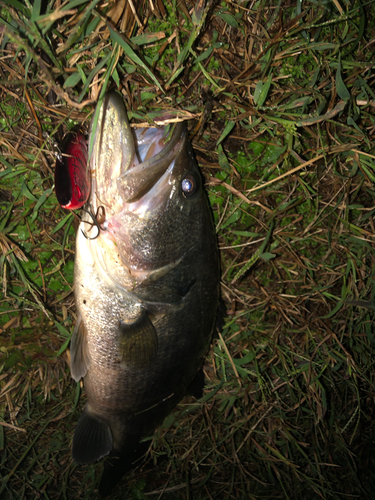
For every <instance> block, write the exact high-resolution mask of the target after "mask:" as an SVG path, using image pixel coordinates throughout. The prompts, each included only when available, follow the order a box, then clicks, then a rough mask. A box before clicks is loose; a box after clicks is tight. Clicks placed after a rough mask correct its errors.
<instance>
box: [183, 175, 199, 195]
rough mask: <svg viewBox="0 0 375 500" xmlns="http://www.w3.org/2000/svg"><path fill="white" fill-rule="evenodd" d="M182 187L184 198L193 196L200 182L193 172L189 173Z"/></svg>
mask: <svg viewBox="0 0 375 500" xmlns="http://www.w3.org/2000/svg"><path fill="white" fill-rule="evenodd" d="M181 189H182V195H183V196H184V198H191V197H192V196H193V195H194V194H195V193H196V192H197V189H198V183H197V181H196V179H195V178H194V177H193V176H192V175H191V174H187V175H185V176H184V178H183V179H182V181H181Z"/></svg>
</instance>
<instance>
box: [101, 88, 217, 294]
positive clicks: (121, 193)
mask: <svg viewBox="0 0 375 500" xmlns="http://www.w3.org/2000/svg"><path fill="white" fill-rule="evenodd" d="M93 143H94V148H93V156H92V160H91V165H92V172H91V173H92V179H93V184H92V189H91V198H92V199H91V203H92V206H93V209H94V211H95V210H98V209H99V207H103V211H104V212H105V220H104V221H103V223H102V225H101V230H100V234H99V237H98V238H97V239H96V240H94V241H93V242H92V245H93V246H95V249H94V252H95V253H96V255H95V260H96V261H97V262H99V263H100V264H99V265H100V267H101V270H102V274H104V275H105V276H106V278H107V280H108V276H109V279H111V280H112V281H113V282H114V283H116V285H117V286H120V287H123V288H126V289H128V290H129V289H131V290H134V289H135V288H136V287H137V286H138V285H139V284H140V283H141V282H143V281H144V280H150V279H156V278H158V277H161V276H162V275H164V274H166V273H168V272H170V271H171V270H172V269H173V268H175V267H176V266H178V265H179V263H181V261H182V260H186V256H187V255H188V254H190V256H191V257H192V254H194V253H197V252H201V251H205V248H204V247H205V245H206V246H207V247H212V246H214V244H213V239H212V238H213V237H212V233H213V231H209V233H210V234H207V235H206V234H204V233H205V232H207V224H208V227H209V228H211V229H212V221H211V214H210V212H209V207H208V203H207V199H206V196H205V193H204V190H203V182H202V178H201V175H200V172H199V170H198V167H197V164H196V160H195V157H194V153H193V151H192V148H191V146H190V143H189V141H188V134H187V130H186V127H185V125H184V124H183V123H178V124H176V125H175V126H174V127H173V129H172V130H171V131H170V132H169V134H168V133H167V132H166V130H165V129H163V128H162V129H157V128H150V129H138V130H136V131H135V132H134V133H133V132H132V131H131V129H130V126H129V123H128V121H127V117H126V112H125V108H124V104H123V102H122V99H121V98H120V97H119V96H118V95H117V94H110V95H109V97H107V100H106V101H105V102H104V104H103V105H102V107H101V108H100V111H99V120H98V125H97V132H96V133H95V136H94V141H93ZM192 258H193V257H192Z"/></svg>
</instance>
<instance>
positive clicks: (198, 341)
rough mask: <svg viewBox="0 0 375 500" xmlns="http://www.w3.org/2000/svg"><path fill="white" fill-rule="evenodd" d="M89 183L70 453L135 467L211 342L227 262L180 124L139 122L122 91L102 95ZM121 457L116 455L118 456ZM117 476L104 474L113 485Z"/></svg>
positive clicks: (81, 460)
mask: <svg viewBox="0 0 375 500" xmlns="http://www.w3.org/2000/svg"><path fill="white" fill-rule="evenodd" d="M94 122H96V127H94V125H92V130H91V134H90V140H89V144H92V154H91V159H90V164H89V172H90V177H91V190H90V196H89V199H88V203H87V204H86V206H85V211H84V215H83V217H82V220H81V223H80V226H79V230H78V233H77V238H76V251H75V264H74V294H75V303H76V310H77V321H76V325H75V328H74V331H73V334H72V340H71V346H70V352H71V375H72V377H73V379H74V380H76V381H79V380H80V379H83V381H84V388H85V393H86V396H87V404H86V406H85V408H84V410H83V412H82V414H81V416H80V419H79V421H78V423H77V425H76V429H75V432H74V437H73V444H72V456H73V460H74V461H75V462H76V463H78V464H87V463H92V462H95V461H97V460H100V459H101V458H103V457H106V456H107V455H109V456H110V457H115V458H116V457H117V458H118V457H120V458H122V459H123V460H122V462H121V463H123V464H125V465H124V466H123V467H124V469H126V470H130V469H131V468H132V467H134V462H135V460H137V459H138V458H139V455H140V450H142V452H143V453H144V451H143V448H142V445H141V444H140V442H141V441H142V440H145V439H146V438H148V437H150V436H152V435H153V434H154V432H155V430H156V429H157V427H158V426H160V425H161V423H162V422H163V420H164V419H165V418H166V417H167V416H168V414H169V413H170V412H171V411H172V410H173V408H174V407H175V406H176V404H177V403H178V402H179V401H180V399H181V398H182V397H183V396H184V395H185V393H186V392H187V390H188V387H189V385H190V384H191V383H192V382H193V380H194V378H195V377H196V375H197V373H198V372H199V370H200V369H201V367H202V363H203V361H204V358H205V356H206V354H207V352H208V349H209V346H210V343H211V341H212V334H213V330H214V327H215V318H216V311H217V307H218V302H219V283H220V266H219V254H218V247H217V240H216V234H215V228H214V224H213V217H212V212H211V209H210V206H209V202H208V198H207V195H206V193H205V190H204V186H203V180H202V177H201V174H200V172H199V169H198V166H197V162H196V159H195V157H194V153H193V150H192V147H191V145H190V142H189V139H188V133H187V129H186V126H185V124H184V123H178V124H176V125H175V126H174V128H172V130H167V129H166V128H160V129H159V128H149V129H137V130H136V131H135V132H133V130H132V129H131V127H130V125H129V122H128V118H127V113H126V109H125V105H124V102H123V99H122V97H121V96H120V95H119V94H118V93H116V92H112V93H109V94H106V95H105V98H104V100H103V101H102V102H101V103H98V105H97V108H96V112H95V115H94V118H93V123H94ZM115 463H120V462H115ZM110 481H111V480H110V479H109V476H108V477H107V479H105V478H104V476H103V478H102V483H103V482H104V488H102V490H106V485H105V483H106V482H107V486H108V483H109V482H110Z"/></svg>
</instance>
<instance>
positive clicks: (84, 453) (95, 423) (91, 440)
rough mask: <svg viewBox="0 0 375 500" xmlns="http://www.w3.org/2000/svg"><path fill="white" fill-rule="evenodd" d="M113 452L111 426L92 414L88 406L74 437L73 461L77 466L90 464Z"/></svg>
mask: <svg viewBox="0 0 375 500" xmlns="http://www.w3.org/2000/svg"><path fill="white" fill-rule="evenodd" d="M111 450H112V433H111V429H110V428H109V425H108V424H107V423H106V422H103V421H102V420H100V419H99V418H98V417H97V416H95V415H93V414H91V413H90V408H89V406H88V405H86V407H85V409H84V410H83V413H82V415H81V418H80V419H79V421H78V424H77V427H76V430H75V432H74V437H73V450H72V455H73V460H74V461H75V462H76V463H77V464H90V463H92V462H96V461H97V460H99V459H100V458H102V457H104V456H106V455H108V453H109V452H110V451H111Z"/></svg>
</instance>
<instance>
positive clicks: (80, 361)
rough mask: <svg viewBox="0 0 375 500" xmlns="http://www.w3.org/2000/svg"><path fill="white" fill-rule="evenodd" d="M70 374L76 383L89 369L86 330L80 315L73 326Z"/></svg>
mask: <svg viewBox="0 0 375 500" xmlns="http://www.w3.org/2000/svg"><path fill="white" fill-rule="evenodd" d="M70 356H71V360H70V372H71V374H72V377H73V378H74V380H75V381H76V382H78V380H79V379H80V378H83V377H84V376H85V375H86V373H87V370H88V369H89V367H90V361H91V359H90V353H89V348H88V344H87V330H86V327H85V325H84V323H83V321H82V317H81V315H78V318H77V322H76V324H75V327H74V330H73V335H72V340H71V342H70Z"/></svg>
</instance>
